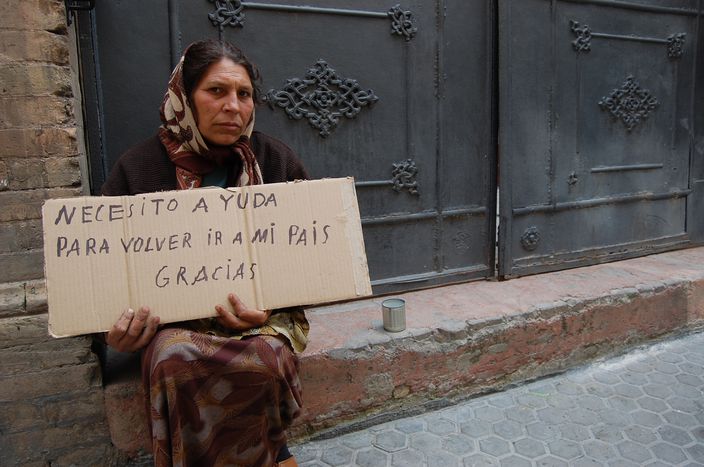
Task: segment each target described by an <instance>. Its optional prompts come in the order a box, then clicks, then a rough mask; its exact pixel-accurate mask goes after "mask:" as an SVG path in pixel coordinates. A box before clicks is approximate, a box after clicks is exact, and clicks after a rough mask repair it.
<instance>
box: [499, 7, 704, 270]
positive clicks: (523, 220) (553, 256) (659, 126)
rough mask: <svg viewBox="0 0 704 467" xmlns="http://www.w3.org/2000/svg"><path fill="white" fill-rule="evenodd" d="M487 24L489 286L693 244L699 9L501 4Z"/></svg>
mask: <svg viewBox="0 0 704 467" xmlns="http://www.w3.org/2000/svg"><path fill="white" fill-rule="evenodd" d="M499 12H500V13H499V24H500V26H499V29H500V46H499V50H500V60H499V61H500V68H499V70H500V71H499V76H500V96H501V97H500V100H501V104H500V120H501V124H500V136H499V145H500V147H501V156H500V159H501V180H500V186H501V202H500V204H501V227H500V249H501V251H500V258H501V259H500V265H499V274H500V275H502V276H516V275H524V274H531V273H536V272H543V271H549V270H555V269H561V268H567V267H576V266H580V265H585V264H592V263H597V262H603V261H609V260H614V259H620V258H626V257H630V256H636V255H643V254H648V253H652V252H657V251H663V250H666V249H673V248H680V247H684V246H688V245H691V244H692V243H694V242H701V240H702V234H703V231H704V229H703V228H704V222H703V218H704V215H703V213H704V211H702V209H703V208H704V138H703V137H704V132H702V120H703V118H702V114H703V109H704V106H702V103H703V101H702V91H703V90H704V86H703V85H702V79H703V78H704V77H703V76H702V71H704V67H702V63H703V62H702V55H704V47H702V45H703V44H704V41H703V40H702V34H703V32H704V31H703V30H702V24H701V23H702V1H701V0H633V1H616V0H614V1H611V0H520V1H519V0H500V2H499ZM697 61H698V62H699V63H697ZM697 67H699V69H698V70H697ZM695 102H698V105H695Z"/></svg>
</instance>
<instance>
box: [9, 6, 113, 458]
mask: <svg viewBox="0 0 704 467" xmlns="http://www.w3.org/2000/svg"><path fill="white" fill-rule="evenodd" d="M72 37H73V35H72V34H69V31H68V28H67V25H66V16H65V13H64V6H63V1H61V0H3V2H1V4H0V465H3V466H4V465H8V466H9V465H23V466H33V465H37V466H40V465H41V466H46V465H52V466H58V465H109V464H110V463H111V462H112V461H111V456H112V451H113V450H112V447H111V444H110V436H109V433H108V429H107V426H106V423H105V414H104V404H103V395H102V390H101V381H100V372H99V366H98V362H97V359H96V357H95V355H94V354H93V353H91V351H90V341H89V339H88V338H75V339H52V338H51V337H49V336H48V335H47V320H46V311H47V304H46V288H45V285H44V280H43V274H44V272H43V253H42V229H41V206H42V203H43V201H44V200H45V199H48V198H54V197H67V196H76V195H79V194H81V192H82V187H81V177H80V169H79V158H80V157H81V156H80V154H79V147H80V145H79V144H78V141H77V134H78V124H77V121H76V115H80V110H79V109H80V104H79V103H78V102H77V99H76V98H75V95H76V94H77V93H75V92H74V91H73V89H74V88H75V84H74V83H75V82H77V77H75V76H72V73H71V66H70V56H69V55H70V54H69V52H70V51H71V47H75V46H74V45H73V44H74V43H73V42H72Z"/></svg>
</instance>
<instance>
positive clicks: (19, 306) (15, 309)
mask: <svg viewBox="0 0 704 467" xmlns="http://www.w3.org/2000/svg"><path fill="white" fill-rule="evenodd" d="M25 309H26V308H25V283H24V282H14V283H10V284H0V317H3V316H8V315H16V314H19V313H24V311H25Z"/></svg>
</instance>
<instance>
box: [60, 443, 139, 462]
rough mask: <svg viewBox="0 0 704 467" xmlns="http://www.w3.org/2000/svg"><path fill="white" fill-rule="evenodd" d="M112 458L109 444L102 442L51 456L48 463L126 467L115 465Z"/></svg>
mask: <svg viewBox="0 0 704 467" xmlns="http://www.w3.org/2000/svg"><path fill="white" fill-rule="evenodd" d="M114 457H115V452H114V448H113V447H112V446H111V445H110V443H108V442H104V443H102V444H99V445H97V446H88V447H73V448H71V449H68V450H67V452H66V453H64V454H61V455H58V456H56V457H53V456H52V457H51V458H50V459H49V462H50V465H51V467H74V466H77V465H126V463H120V464H117V463H116V462H115V461H114V460H113V458H114ZM140 465H146V464H140Z"/></svg>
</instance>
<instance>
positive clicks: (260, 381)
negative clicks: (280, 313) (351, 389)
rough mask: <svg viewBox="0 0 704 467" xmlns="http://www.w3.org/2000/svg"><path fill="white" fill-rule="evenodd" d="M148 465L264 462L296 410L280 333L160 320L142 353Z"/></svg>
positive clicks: (291, 369) (289, 359)
mask: <svg viewBox="0 0 704 467" xmlns="http://www.w3.org/2000/svg"><path fill="white" fill-rule="evenodd" d="M142 381H143V383H144V386H145V394H146V396H147V410H148V414H149V419H150V429H151V435H152V447H153V453H154V465H155V466H158V467H161V466H184V467H185V466H271V465H274V461H275V459H276V455H277V453H278V452H279V449H281V447H282V446H283V445H284V444H285V443H286V434H285V430H286V428H287V427H288V426H289V425H290V424H291V422H292V421H293V419H294V418H295V417H296V416H297V415H298V414H299V412H300V408H301V387H300V381H299V378H298V359H297V358H296V356H295V354H294V353H293V352H292V351H291V349H290V347H289V346H288V344H287V343H286V342H285V339H283V338H278V337H273V336H255V337H249V338H245V339H241V340H238V339H231V338H227V337H218V336H213V335H210V334H204V333H199V332H196V331H192V330H188V329H181V328H166V329H163V330H161V331H159V333H158V334H157V335H156V336H155V337H154V339H153V340H152V342H151V343H150V344H149V346H148V347H147V348H146V349H145V351H144V352H143V354H142Z"/></svg>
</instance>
